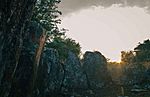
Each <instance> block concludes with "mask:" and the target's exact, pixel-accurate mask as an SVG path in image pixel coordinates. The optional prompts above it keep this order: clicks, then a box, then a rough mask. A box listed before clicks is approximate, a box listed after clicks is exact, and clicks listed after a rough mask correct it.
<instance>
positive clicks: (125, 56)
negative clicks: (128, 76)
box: [121, 51, 134, 65]
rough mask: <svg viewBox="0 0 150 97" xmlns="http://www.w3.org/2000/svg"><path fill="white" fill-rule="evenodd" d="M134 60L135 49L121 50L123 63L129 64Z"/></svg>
mask: <svg viewBox="0 0 150 97" xmlns="http://www.w3.org/2000/svg"><path fill="white" fill-rule="evenodd" d="M133 61H134V53H133V51H121V63H122V64H126V65H129V64H130V63H132V62H133Z"/></svg>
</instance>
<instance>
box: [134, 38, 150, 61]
mask: <svg viewBox="0 0 150 97" xmlns="http://www.w3.org/2000/svg"><path fill="white" fill-rule="evenodd" d="M134 51H135V52H136V61H138V62H144V61H150V40H149V39H147V40H144V42H143V43H139V45H138V46H137V47H135V48H134Z"/></svg>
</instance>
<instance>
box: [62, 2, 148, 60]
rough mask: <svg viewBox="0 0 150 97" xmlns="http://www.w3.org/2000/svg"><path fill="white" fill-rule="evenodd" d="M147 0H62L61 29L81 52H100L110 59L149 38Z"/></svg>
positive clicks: (114, 58)
mask: <svg viewBox="0 0 150 97" xmlns="http://www.w3.org/2000/svg"><path fill="white" fill-rule="evenodd" d="M149 5H150V0H63V1H62V3H61V4H60V5H59V9H60V10H61V11H62V13H63V16H61V19H62V24H61V25H60V27H61V28H66V29H68V30H69V31H68V32H67V36H68V37H71V38H73V39H75V40H76V41H77V42H79V43H80V45H81V47H82V49H81V50H82V52H83V53H84V52H85V51H89V50H90V51H94V50H98V51H100V52H101V53H102V54H103V55H104V56H105V57H106V58H109V59H111V60H112V61H119V60H120V52H121V51H128V50H133V48H134V47H136V45H138V43H139V42H142V41H143V40H145V39H148V38H150V27H149V25H150V13H149Z"/></svg>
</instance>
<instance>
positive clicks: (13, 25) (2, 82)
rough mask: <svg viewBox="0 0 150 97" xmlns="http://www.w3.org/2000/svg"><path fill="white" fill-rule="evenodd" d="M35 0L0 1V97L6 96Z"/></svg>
mask: <svg viewBox="0 0 150 97" xmlns="http://www.w3.org/2000/svg"><path fill="white" fill-rule="evenodd" d="M35 2H36V0H1V1H0V97H8V96H9V93H10V88H11V86H12V80H13V77H14V74H15V72H16V68H17V67H18V62H19V59H20V54H21V50H22V47H23V42H24V38H25V37H27V36H26V33H25V26H26V25H28V23H29V21H30V18H31V15H32V10H33V7H34V5H35Z"/></svg>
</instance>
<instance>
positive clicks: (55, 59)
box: [35, 49, 64, 97]
mask: <svg viewBox="0 0 150 97" xmlns="http://www.w3.org/2000/svg"><path fill="white" fill-rule="evenodd" d="M63 76H64V70H63V67H62V65H61V64H60V62H59V56H58V53H57V51H56V50H54V49H47V50H45V51H44V53H43V56H42V60H41V64H40V66H39V70H38V79H37V83H36V84H37V87H36V89H35V94H36V97H47V96H49V97H51V96H52V95H53V96H54V95H56V94H59V91H60V89H61V84H62V81H63Z"/></svg>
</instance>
